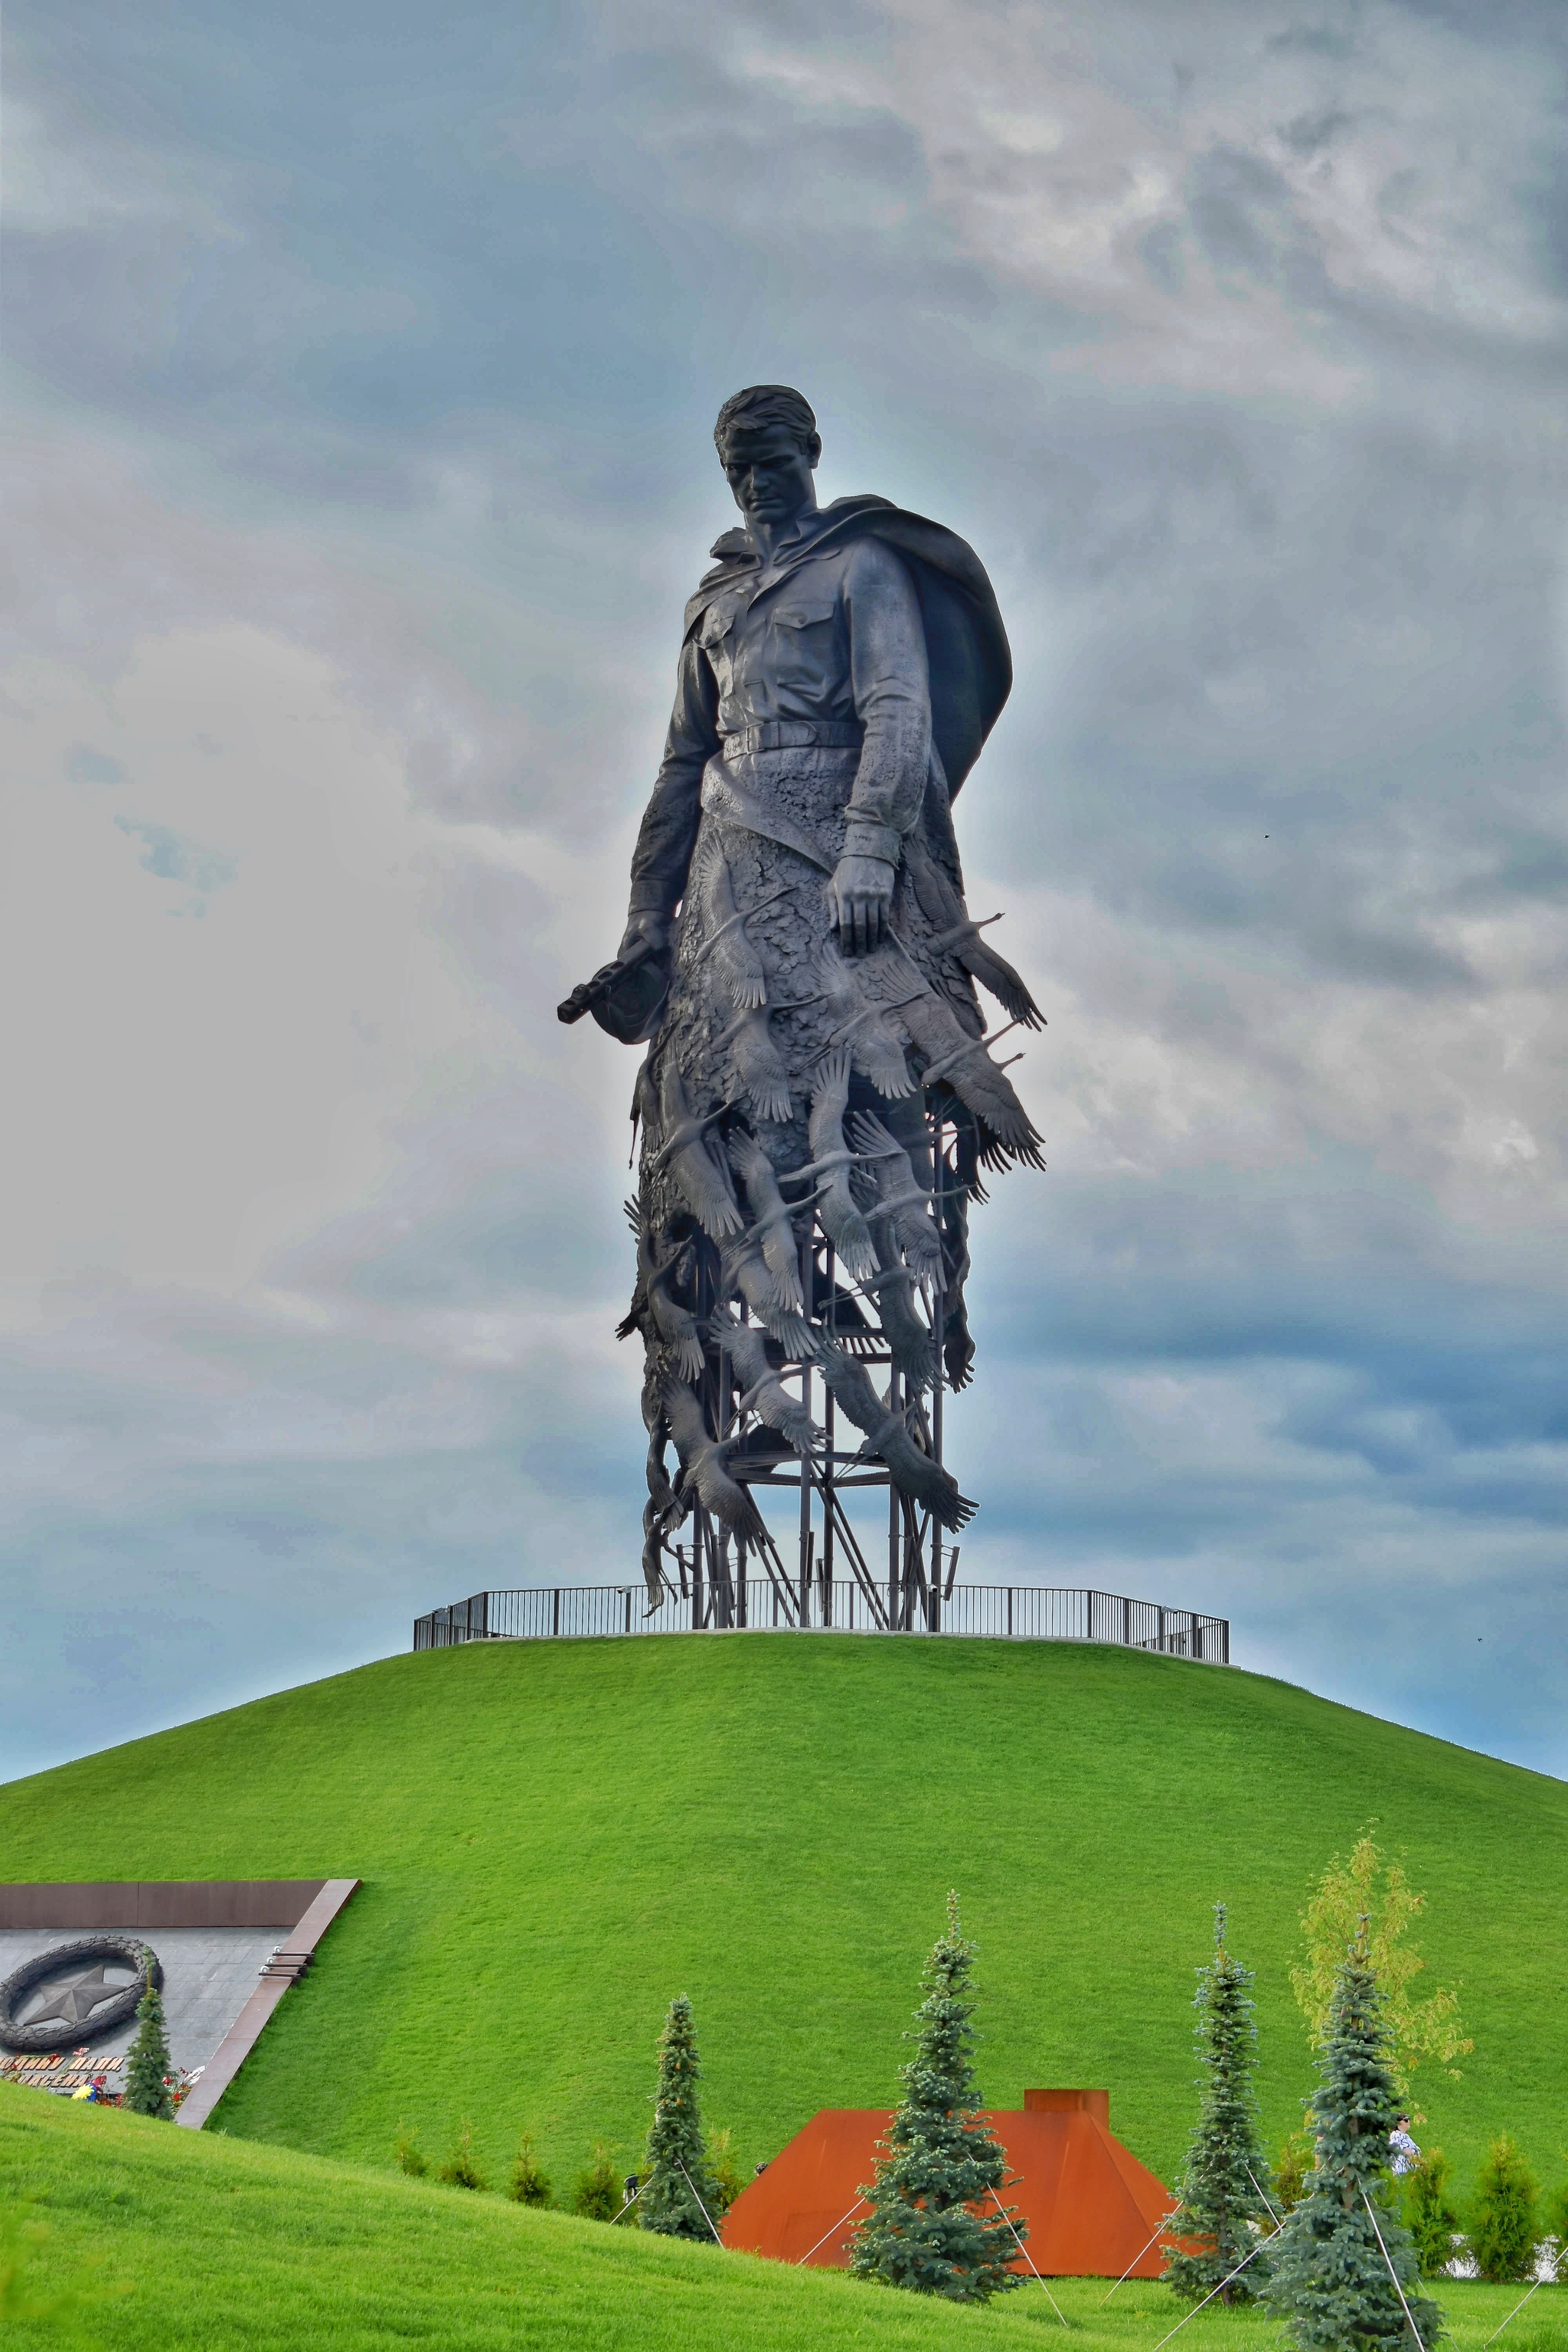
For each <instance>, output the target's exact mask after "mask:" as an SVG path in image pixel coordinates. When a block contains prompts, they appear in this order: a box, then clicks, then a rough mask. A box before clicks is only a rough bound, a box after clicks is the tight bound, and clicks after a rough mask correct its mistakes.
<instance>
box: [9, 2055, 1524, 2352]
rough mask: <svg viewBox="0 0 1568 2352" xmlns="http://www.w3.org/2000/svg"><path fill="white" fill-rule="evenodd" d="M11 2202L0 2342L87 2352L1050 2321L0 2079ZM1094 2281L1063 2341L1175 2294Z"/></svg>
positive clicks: (1211, 2328) (1062, 2294) (1018, 2348)
mask: <svg viewBox="0 0 1568 2352" xmlns="http://www.w3.org/2000/svg"><path fill="white" fill-rule="evenodd" d="M24 2199H26V2200H28V2202H27V2204H26V2208H25V2209H23V2210H25V2211H26V2216H27V2220H26V2228H25V2231H21V2232H17V2233H16V2235H18V2236H21V2237H22V2238H23V2241H24V2243H25V2244H26V2240H27V2239H28V2238H31V2239H33V2240H34V2241H35V2242H34V2243H33V2244H31V2245H30V2246H27V2248H26V2250H27V2252H29V2253H30V2255H31V2260H30V2261H29V2262H28V2263H27V2267H26V2273H25V2274H24V2276H23V2279H22V2281H21V2282H20V2284H21V2287H22V2290H23V2292H24V2293H26V2294H29V2295H37V2297H39V2298H40V2299H41V2300H45V2301H48V2300H54V2301H56V2302H57V2303H58V2302H64V2303H65V2305H66V2308H65V2309H63V2310H57V2313H56V2315H55V2317H56V2321H57V2326H54V2327H51V2326H44V2325H36V2326H29V2325H27V2324H26V2323H23V2324H19V2325H16V2326H11V2327H5V2326H4V2323H3V2322H0V2332H3V2333H4V2335H5V2343H6V2345H7V2346H8V2347H11V2346H15V2347H16V2352H34V2347H37V2352H47V2347H51V2346H54V2345H57V2344H58V2342H59V2341H60V2336H61V2332H63V2331H62V2330H61V2329H60V2328H59V2327H58V2323H60V2322H67V2321H74V2323H75V2324H76V2326H77V2327H79V2329H80V2331H81V2334H80V2336H71V2339H70V2340H73V2341H81V2340H87V2341H89V2342H91V2343H95V2344H97V2345H99V2346H100V2347H103V2352H181V2347H189V2352H214V2347H220V2346H221V2347H223V2352H300V2347H305V2346H309V2347H312V2352H405V2347H407V2346H409V2345H411V2344H413V2345H420V2344H427V2345H429V2346H431V2347H439V2348H440V2352H503V2347H504V2352H526V2347H532V2346H538V2347H548V2352H736V2347H740V2346H744V2347H745V2352H806V2347H809V2352H840V2347H842V2352H850V2347H854V2352H882V2347H886V2352H924V2347H930V2352H938V2347H942V2348H943V2352H985V2347H994V2352H1030V2347H1035V2352H1046V2347H1047V2345H1050V2344H1054V2343H1057V2342H1058V2341H1059V2340H1060V2336H1061V2332H1062V2331H1061V2327H1060V2325H1059V2323H1058V2319H1057V2316H1056V2315H1055V2313H1054V2312H1053V2311H1052V2310H1051V2308H1050V2305H1048V2304H1047V2301H1046V2299H1045V2296H1044V2295H1043V2294H1042V2293H1041V2291H1040V2289H1039V2288H1038V2287H1037V2286H1036V2285H1035V2284H1033V2283H1032V2282H1030V2283H1027V2284H1025V2285H1024V2286H1022V2287H1020V2288H1019V2289H1018V2290H1017V2291H1016V2292H1015V2293H1014V2294H1010V2295H1008V2296H1006V2297H1005V2298H1003V2299H1002V2300H1000V2301H999V2302H997V2303H995V2304H993V2305H991V2306H990V2308H989V2309H988V2310H984V2311H963V2310H955V2309H953V2308H952V2305H945V2304H936V2303H932V2302H930V2301H928V2300H926V2299H924V2298H922V2297H917V2296H914V2295H909V2294H898V2293H895V2292H894V2291H893V2290H891V2289H889V2288H886V2287H878V2286H869V2285H862V2284H860V2283H859V2282H858V2281H857V2280H854V2279H849V2278H846V2277H844V2276H842V2275H841V2274H839V2273H832V2272H824V2271H802V2270H797V2269H795V2268H792V2267H790V2266H787V2265H784V2264H781V2263H764V2262H757V2261H752V2259H750V2258H749V2257H748V2256H746V2255H743V2254H726V2253H721V2252H719V2251H718V2250H717V2249H712V2248H703V2247H701V2246H689V2245H681V2244H678V2243H676V2242H673V2241H671V2240H670V2239H668V2238H652V2237H645V2236H643V2235H642V2233H641V2232H640V2231H631V2230H611V2229H607V2228H605V2226H604V2225H603V2224H601V2223H598V2222H594V2221H570V2220H568V2219H567V2218H566V2217H565V2216H563V2215H561V2214H554V2213H531V2212H526V2211H523V2210H520V2209H519V2208H518V2207H516V2206H514V2205H507V2204H504V2203H503V2202H502V2201H501V2200H500V2199H499V2198H496V2197H478V2196H473V2195H471V2194H469V2193H468V2192H466V2191H465V2190H463V2189H440V2188H434V2187H430V2186H427V2185H426V2183H424V2182H423V2181H410V2180H405V2179H402V2178H401V2177H400V2176H399V2175H397V2174H395V2173H394V2174H390V2175H389V2174H387V2173H385V2172H371V2171H366V2170H363V2169H361V2168H356V2167H353V2166H350V2165H345V2164H340V2163H336V2162H333V2161H332V2160H331V2159H330V2158H320V2157H310V2156H299V2155H296V2154H295V2153H294V2152H293V2151H292V2150H291V2149H285V2148H270V2147H257V2146H255V2145H254V2144H250V2143H247V2142H244V2141H239V2140H232V2139H221V2138H216V2137H213V2136H212V2135H211V2134H209V2133H203V2134H197V2133H195V2132H182V2131H177V2130H176V2129H174V2126H172V2125H168V2124H155V2123H148V2122H144V2121H143V2120H142V2118H141V2117H140V2116H125V2115H121V2114H118V2113H117V2112H116V2111H115V2110H114V2109H113V2108H106V2107H83V2106H73V2105H70V2104H69V2103H68V2102H67V2101H64V2100H58V2099H51V2098H49V2097H48V2096H47V2094H46V2093H44V2092H40V2091H25V2090H19V2089H17V2088H16V2087H15V2086H14V2085H11V2084H0V2228H3V2227H4V2225H5V2222H6V2221H7V2220H11V2221H14V2220H15V2219H16V2215H17V2213H18V2209H19V2205H20V2200H24ZM40 2231H41V2232H43V2233H44V2234H43V2236H42V2240H41V2242H37V2239H38V2233H39V2232H40ZM4 2262H5V2254H4V2252H0V2266H3V2265H4ZM1104 2293H1105V2289H1104V2285H1103V2284H1102V2283H1101V2282H1100V2281H1099V2280H1079V2279H1072V2280H1064V2281H1062V2282H1060V2283H1059V2284H1058V2286H1057V2287H1056V2289H1055V2294H1056V2297H1057V2301H1058V2304H1060V2305H1061V2306H1062V2308H1063V2310H1064V2312H1065V2313H1066V2315H1068V2318H1069V2319H1070V2321H1071V2322H1072V2327H1073V2334H1074V2336H1075V2338H1076V2340H1077V2342H1078V2343H1079V2344H1080V2345H1082V2346H1083V2347H1084V2352H1152V2347H1153V2346H1154V2345H1155V2344H1157V2343H1158V2341H1159V2339H1160V2337H1161V2336H1163V2334H1164V2333H1165V2331H1166V2329H1167V2328H1169V2327H1171V2326H1173V2325H1174V2322H1175V2319H1176V2317H1177V2315H1178V2310H1179V2306H1177V2305H1175V2304H1174V2303H1173V2300H1172V2298H1171V2297H1170V2295H1169V2294H1167V2293H1166V2292H1165V2291H1164V2290H1163V2288H1160V2287H1153V2286H1139V2285H1129V2286H1126V2287H1124V2288H1122V2289H1121V2292H1120V2293H1119V2294H1118V2295H1117V2297H1116V2299H1115V2301H1114V2302H1112V2303H1111V2304H1110V2305H1109V2307H1104V2305H1103V2297H1104ZM1443 2299H1444V2302H1445V2305H1446V2308H1447V2315H1448V2319H1449V2324H1450V2328H1451V2331H1452V2336H1453V2343H1454V2352H1480V2347H1481V2346H1482V2345H1483V2344H1484V2342H1485V2340H1486V2338H1487V2336H1489V2335H1490V2333H1491V2332H1492V2330H1493V2329H1494V2328H1495V2327H1496V2326H1497V2325H1498V2323H1499V2321H1500V2320H1501V2319H1502V2318H1503V2317H1504V2315H1506V2313H1507V2312H1508V2311H1509V2310H1510V2308H1511V2307H1512V2305H1514V2304H1515V2303H1517V2301H1518V2299H1519V2291H1518V2290H1517V2289H1516V2288H1513V2287H1474V2286H1470V2287H1458V2286H1457V2287H1454V2288H1452V2289H1448V2288H1447V2287H1445V2289H1444V2290H1443ZM73 2303H74V2308H72V2307H71V2306H72V2305H73ZM1564 2305H1568V2288H1547V2289H1544V2290H1542V2293H1541V2294H1539V2295H1538V2296H1537V2297H1536V2299H1535V2303H1534V2304H1533V2305H1532V2306H1531V2311H1530V2312H1528V2313H1527V2314H1526V2315H1525V2317H1524V2320H1523V2321H1522V2322H1521V2324H1520V2326H1519V2327H1518V2329H1517V2330H1516V2331H1513V2332H1510V2336H1509V2338H1508V2342H1509V2345H1510V2352H1563V2346H1564V2345H1565V2344H1568V2336H1565V2335H1564V2333H1563V2321H1562V2320H1561V2319H1560V2318H1559V2312H1560V2310H1562V2308H1563V2306H1564ZM1042 2330H1044V2331H1047V2332H1045V2333H1042V2332H1041V2331H1042ZM1278 2337H1279V2329H1278V2327H1277V2326H1274V2325H1273V2324H1272V2323H1270V2322H1269V2321H1268V2320H1265V2319H1262V2318H1260V2317H1258V2315H1247V2314H1243V2313H1240V2312H1237V2313H1226V2312H1225V2311H1223V2310H1222V2309H1221V2307H1220V2306H1219V2305H1217V2304H1215V2305H1211V2306H1210V2308H1209V2310H1208V2311H1206V2312H1204V2313H1203V2314H1201V2315H1200V2316H1199V2317H1198V2318H1197V2319H1196V2320H1194V2322H1193V2324H1192V2325H1191V2326H1189V2327H1188V2328H1187V2329H1186V2330H1185V2331H1184V2335H1183V2336H1182V2339H1181V2341H1182V2345H1183V2347H1184V2352H1187V2347H1191V2352H1275V2347H1277V2344H1278Z"/></svg>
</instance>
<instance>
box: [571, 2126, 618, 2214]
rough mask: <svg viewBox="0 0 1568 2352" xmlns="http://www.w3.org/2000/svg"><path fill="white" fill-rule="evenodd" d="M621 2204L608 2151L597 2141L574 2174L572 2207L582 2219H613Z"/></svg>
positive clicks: (613, 2167) (614, 2170) (614, 2169)
mask: <svg viewBox="0 0 1568 2352" xmlns="http://www.w3.org/2000/svg"><path fill="white" fill-rule="evenodd" d="M625 2203H626V2199H625V2198H624V2197H623V2195H622V2194H621V2184H620V2181H619V2179H617V2178H616V2168H615V2165H614V2164H613V2163H612V2161H611V2158H610V2151H609V2149H608V2148H607V2147H604V2146H603V2145H602V2144H601V2145H600V2146H599V2147H596V2148H595V2150H594V2161H593V2163H592V2164H591V2165H589V2167H588V2168H587V2170H586V2171H585V2172H580V2173H579V2174H578V2175H577V2186H576V2188H575V2189H574V2190H573V2192H572V2210H573V2211H574V2213H575V2214H577V2215H579V2216H580V2217H581V2219H582V2220H583V2221H614V2220H615V2219H616V2215H617V2214H618V2213H619V2212H620V2210H621V2208H622V2206H623V2205H624V2204H625Z"/></svg>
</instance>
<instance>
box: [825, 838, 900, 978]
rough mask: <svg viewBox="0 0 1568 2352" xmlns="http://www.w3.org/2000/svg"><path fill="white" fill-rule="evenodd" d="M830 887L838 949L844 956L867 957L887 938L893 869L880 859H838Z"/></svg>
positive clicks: (891, 899)
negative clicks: (842, 951) (836, 928)
mask: <svg viewBox="0 0 1568 2352" xmlns="http://www.w3.org/2000/svg"><path fill="white" fill-rule="evenodd" d="M830 887H831V890H832V895H833V919H834V921H835V923H836V924H837V927H838V944H839V946H840V947H841V948H842V949H843V950H844V953H845V954H846V955H849V956H858V955H869V954H870V952H871V950H872V949H873V948H879V947H880V946H881V944H882V941H883V940H885V939H886V938H887V936H888V918H889V914H890V913H891V911H892V905H893V868H892V866H889V864H888V862H887V860H886V859H885V858H882V857H841V858H840V859H839V861H838V865H837V871H836V872H835V874H834V877H833V881H832V884H831V886H830Z"/></svg>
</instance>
